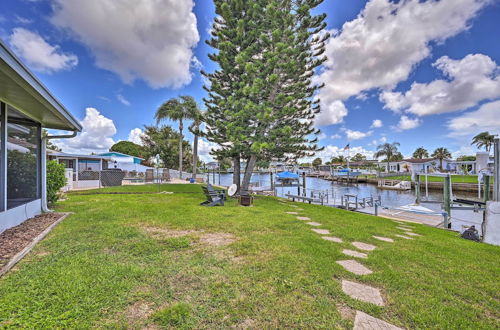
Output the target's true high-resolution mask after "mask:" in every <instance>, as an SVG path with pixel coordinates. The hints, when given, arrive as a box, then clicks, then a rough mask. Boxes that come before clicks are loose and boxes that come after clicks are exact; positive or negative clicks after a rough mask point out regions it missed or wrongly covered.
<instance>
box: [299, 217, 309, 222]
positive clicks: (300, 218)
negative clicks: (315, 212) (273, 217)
mask: <svg viewBox="0 0 500 330" xmlns="http://www.w3.org/2000/svg"><path fill="white" fill-rule="evenodd" d="M297 220H302V221H309V220H311V219H310V218H308V217H297Z"/></svg>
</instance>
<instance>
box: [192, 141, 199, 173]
mask: <svg viewBox="0 0 500 330" xmlns="http://www.w3.org/2000/svg"><path fill="white" fill-rule="evenodd" d="M197 167H198V134H195V135H194V141H193V179H194V180H196V170H197Z"/></svg>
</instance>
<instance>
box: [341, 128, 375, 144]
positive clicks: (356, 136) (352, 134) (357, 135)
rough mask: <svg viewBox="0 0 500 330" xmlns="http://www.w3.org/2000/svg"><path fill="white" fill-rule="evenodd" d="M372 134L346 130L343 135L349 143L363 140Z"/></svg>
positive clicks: (371, 132)
mask: <svg viewBox="0 0 500 330" xmlns="http://www.w3.org/2000/svg"><path fill="white" fill-rule="evenodd" d="M372 134H373V131H368V132H361V131H353V130H351V129H347V130H346V131H345V135H346V137H347V139H348V140H349V141H353V140H360V139H363V138H365V137H367V136H370V135H372Z"/></svg>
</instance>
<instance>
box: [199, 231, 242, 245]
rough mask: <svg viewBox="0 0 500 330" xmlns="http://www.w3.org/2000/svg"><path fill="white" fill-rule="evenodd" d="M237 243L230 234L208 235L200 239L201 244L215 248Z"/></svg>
mask: <svg viewBox="0 0 500 330" xmlns="http://www.w3.org/2000/svg"><path fill="white" fill-rule="evenodd" d="M235 241H236V237H235V236H234V235H233V234H228V233H208V234H204V235H202V236H201V237H200V242H201V243H205V244H208V245H213V246H223V245H229V244H231V243H233V242H235Z"/></svg>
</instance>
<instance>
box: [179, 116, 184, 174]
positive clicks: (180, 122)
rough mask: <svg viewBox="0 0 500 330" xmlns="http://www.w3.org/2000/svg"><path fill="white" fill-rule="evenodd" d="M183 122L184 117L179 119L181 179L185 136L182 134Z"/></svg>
mask: <svg viewBox="0 0 500 330" xmlns="http://www.w3.org/2000/svg"><path fill="white" fill-rule="evenodd" d="M183 128H184V127H183V124H182V119H180V120H179V133H180V137H179V179H182V141H183V139H184V138H183V136H182V129H183Z"/></svg>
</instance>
